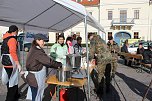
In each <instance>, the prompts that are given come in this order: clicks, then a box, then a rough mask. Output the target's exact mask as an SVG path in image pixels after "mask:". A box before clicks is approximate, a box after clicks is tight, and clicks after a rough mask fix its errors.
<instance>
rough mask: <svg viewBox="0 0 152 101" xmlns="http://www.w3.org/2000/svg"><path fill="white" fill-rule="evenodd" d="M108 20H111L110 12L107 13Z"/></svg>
mask: <svg viewBox="0 0 152 101" xmlns="http://www.w3.org/2000/svg"><path fill="white" fill-rule="evenodd" d="M108 20H112V11H108Z"/></svg>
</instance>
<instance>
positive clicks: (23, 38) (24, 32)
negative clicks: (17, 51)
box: [22, 25, 26, 70]
mask: <svg viewBox="0 0 152 101" xmlns="http://www.w3.org/2000/svg"><path fill="white" fill-rule="evenodd" d="M23 33H24V34H25V25H24V26H23ZM25 36H26V35H25ZM24 39H25V37H23V47H22V50H23V52H22V58H23V59H22V68H23V70H24V52H25V50H24V44H25V40H24Z"/></svg>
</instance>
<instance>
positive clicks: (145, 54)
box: [143, 49, 152, 64]
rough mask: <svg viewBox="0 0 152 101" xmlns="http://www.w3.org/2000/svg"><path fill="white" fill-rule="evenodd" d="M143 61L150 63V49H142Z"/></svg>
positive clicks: (151, 62) (151, 53) (151, 60)
mask: <svg viewBox="0 0 152 101" xmlns="http://www.w3.org/2000/svg"><path fill="white" fill-rule="evenodd" d="M143 58H144V60H143V62H144V63H146V64H152V51H150V50H149V49H147V50H145V51H144V54H143Z"/></svg>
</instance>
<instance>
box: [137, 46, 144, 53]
mask: <svg viewBox="0 0 152 101" xmlns="http://www.w3.org/2000/svg"><path fill="white" fill-rule="evenodd" d="M143 53H144V48H143V47H142V48H140V49H139V48H137V54H142V55H143Z"/></svg>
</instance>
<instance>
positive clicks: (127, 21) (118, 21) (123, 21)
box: [111, 18, 134, 25]
mask: <svg viewBox="0 0 152 101" xmlns="http://www.w3.org/2000/svg"><path fill="white" fill-rule="evenodd" d="M111 24H112V25H115V24H120V25H121V24H123V25H125V24H126V25H128V24H131V25H133V24H134V18H127V19H120V18H116V19H113V20H112V22H111Z"/></svg>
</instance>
